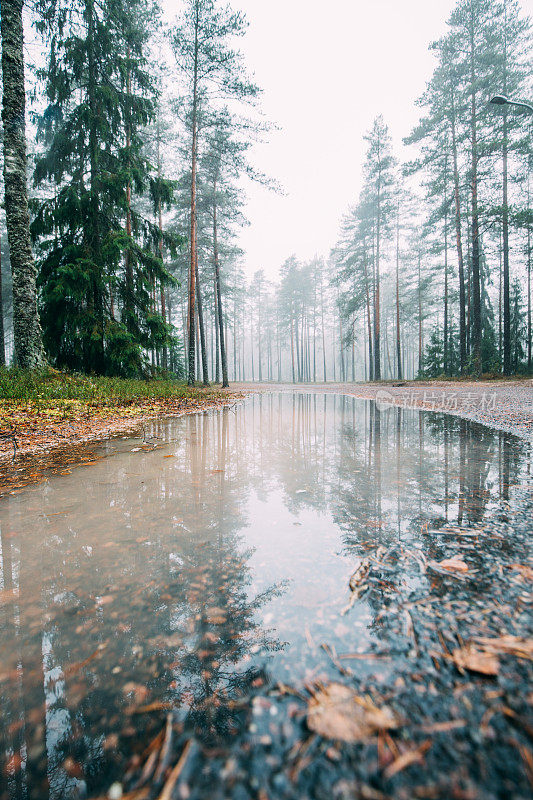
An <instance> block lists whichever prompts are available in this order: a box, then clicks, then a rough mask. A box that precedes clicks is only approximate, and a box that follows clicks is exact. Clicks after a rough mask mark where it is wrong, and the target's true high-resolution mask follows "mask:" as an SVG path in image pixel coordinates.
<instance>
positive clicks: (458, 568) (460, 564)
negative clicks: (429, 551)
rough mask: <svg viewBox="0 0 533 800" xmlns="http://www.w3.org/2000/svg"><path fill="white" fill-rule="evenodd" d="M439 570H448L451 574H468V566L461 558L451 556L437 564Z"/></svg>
mask: <svg viewBox="0 0 533 800" xmlns="http://www.w3.org/2000/svg"><path fill="white" fill-rule="evenodd" d="M437 563H438V565H439V567H441V569H449V570H451V571H452V572H468V564H466V563H465V562H464V561H463V559H462V558H461V556H452V557H451V558H445V559H444V560H443V561H438V562H437Z"/></svg>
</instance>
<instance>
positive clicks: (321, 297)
mask: <svg viewBox="0 0 533 800" xmlns="http://www.w3.org/2000/svg"><path fill="white" fill-rule="evenodd" d="M320 313H321V321H322V360H323V367H324V383H325V382H326V381H327V379H328V376H327V369H326V329H325V327H324V286H323V283H322V273H321V274H320Z"/></svg>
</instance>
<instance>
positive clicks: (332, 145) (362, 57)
mask: <svg viewBox="0 0 533 800" xmlns="http://www.w3.org/2000/svg"><path fill="white" fill-rule="evenodd" d="M164 2H165V0H164ZM454 5H455V0H232V6H233V7H234V8H236V9H237V8H238V9H241V10H243V11H244V12H245V13H246V16H247V18H248V21H249V23H250V25H249V29H248V31H247V34H246V36H245V37H244V39H243V40H241V42H240V44H241V46H242V49H243V51H244V54H245V58H246V62H247V65H248V67H249V70H250V72H251V73H252V74H253V75H254V78H255V81H256V83H258V84H259V86H261V87H262V89H263V96H262V107H263V109H264V112H265V114H266V116H267V118H268V119H270V120H271V121H273V122H275V123H277V125H279V126H280V130H279V131H277V132H273V133H272V134H271V135H270V137H269V141H268V143H265V144H262V145H259V146H256V147H255V148H254V154H253V161H254V164H255V166H257V168H258V169H261V170H262V171H264V172H266V173H267V174H268V175H270V176H271V177H272V178H275V179H276V180H278V181H279V183H281V185H282V186H283V188H284V190H285V192H286V195H285V196H279V195H273V194H271V193H269V192H268V191H267V190H265V189H263V188H261V187H259V186H250V185H248V195H249V203H248V206H247V215H248V218H249V220H250V226H249V227H248V228H247V229H245V230H244V231H243V233H242V236H241V246H242V247H243V248H244V250H245V253H246V256H245V267H246V271H247V273H248V274H249V275H251V274H253V272H254V271H255V270H257V269H260V268H263V269H264V270H265V271H266V273H267V275H268V276H269V277H270V278H272V279H274V278H276V276H277V272H278V269H279V267H280V265H281V264H282V262H283V261H284V260H285V259H286V258H287V257H288V256H289V255H291V254H292V253H295V254H296V255H297V256H298V257H300V258H302V259H308V258H312V256H313V255H314V254H315V253H318V254H322V255H326V254H327V253H328V252H329V250H330V248H331V247H332V245H333V244H334V243H335V240H336V236H337V232H338V227H339V221H340V218H341V216H342V214H343V212H344V211H345V209H346V208H347V206H348V205H349V204H350V203H353V202H355V201H356V200H357V196H358V194H359V190H360V186H361V165H362V161H363V157H364V153H365V143H364V141H363V135H364V134H365V132H366V131H367V130H368V129H369V128H370V127H371V125H372V122H373V120H374V118H375V117H376V116H377V115H378V114H383V117H384V119H385V122H386V123H387V125H388V126H389V129H390V131H391V134H392V137H393V141H394V146H395V151H396V153H397V155H399V156H400V157H401V156H402V154H405V152H406V150H405V148H404V147H403V145H402V138H403V137H404V136H407V135H408V134H409V132H410V130H411V128H412V127H413V125H414V124H416V122H417V120H418V116H419V109H418V108H417V107H416V105H415V101H416V99H417V98H418V97H419V96H420V94H421V93H422V92H423V91H424V88H425V85H426V83H427V81H428V80H429V79H430V77H431V74H432V72H433V67H434V63H435V60H434V55H433V54H432V53H431V52H429V50H428V46H429V44H430V42H432V41H434V40H435V39H438V38H439V37H440V36H441V35H442V34H443V33H444V31H445V28H446V20H447V18H448V16H449V14H450V12H451V10H452V8H453V7H454ZM523 5H524V8H525V7H526V3H525V0H524V2H523ZM165 6H166V10H167V11H169V10H170V8H172V7H175V8H178V7H179V0H166V2H165Z"/></svg>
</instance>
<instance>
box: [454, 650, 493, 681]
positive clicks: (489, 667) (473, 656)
mask: <svg viewBox="0 0 533 800" xmlns="http://www.w3.org/2000/svg"><path fill="white" fill-rule="evenodd" d="M452 659H453V662H454V664H455V666H456V667H457V668H458V669H459V670H464V669H468V670H469V671H470V672H480V673H481V674H482V675H497V674H498V672H499V670H500V662H499V661H498V658H497V656H495V655H494V654H493V653H488V652H486V651H485V650H482V649H478V648H476V647H475V646H474V645H472V644H468V645H466V646H465V647H457V648H456V649H455V650H454V651H453V653H452Z"/></svg>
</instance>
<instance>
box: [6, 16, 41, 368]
mask: <svg viewBox="0 0 533 800" xmlns="http://www.w3.org/2000/svg"><path fill="white" fill-rule="evenodd" d="M22 4H23V0H9V2H7V3H6V2H4V3H2V13H1V37H2V79H3V101H2V121H3V125H4V185H5V208H6V223H7V238H8V244H9V253H10V259H11V272H12V275H13V332H14V344H15V358H16V361H17V364H18V365H19V366H20V367H22V368H24V369H39V368H41V367H43V366H44V365H45V363H46V360H45V355H44V348H43V341H42V331H41V325H40V322H39V312H38V306H37V287H36V275H37V273H36V268H35V262H34V259H33V253H32V249H31V238H30V214H29V209H28V185H27V177H26V169H27V153H26V116H25V115H26V92H25V86H24V51H23V47H24V44H23V41H24V33H23V26H22Z"/></svg>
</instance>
